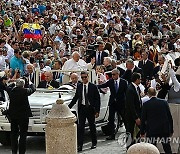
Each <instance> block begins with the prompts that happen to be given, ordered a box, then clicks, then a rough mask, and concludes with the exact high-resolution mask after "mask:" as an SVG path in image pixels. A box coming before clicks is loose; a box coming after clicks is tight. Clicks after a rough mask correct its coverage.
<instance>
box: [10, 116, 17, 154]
mask: <svg viewBox="0 0 180 154" xmlns="http://www.w3.org/2000/svg"><path fill="white" fill-rule="evenodd" d="M18 136H19V127H18V122H17V120H16V119H11V149H12V154H17V151H18Z"/></svg>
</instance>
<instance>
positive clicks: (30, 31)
mask: <svg viewBox="0 0 180 154" xmlns="http://www.w3.org/2000/svg"><path fill="white" fill-rule="evenodd" d="M22 31H23V33H24V38H34V39H41V38H42V33H41V27H40V25H39V24H35V23H32V24H31V23H24V24H23V25H22Z"/></svg>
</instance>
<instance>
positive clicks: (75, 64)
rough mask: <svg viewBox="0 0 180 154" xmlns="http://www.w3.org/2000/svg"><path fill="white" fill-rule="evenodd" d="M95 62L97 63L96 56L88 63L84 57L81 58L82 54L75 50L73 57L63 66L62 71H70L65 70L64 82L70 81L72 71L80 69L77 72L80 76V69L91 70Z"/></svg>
mask: <svg viewBox="0 0 180 154" xmlns="http://www.w3.org/2000/svg"><path fill="white" fill-rule="evenodd" d="M94 64H95V59H94V58H93V59H92V60H91V63H88V64H87V63H86V62H85V61H84V60H83V59H80V55H79V53H78V52H76V51H75V52H73V54H72V58H71V59H69V60H67V61H66V62H65V63H64V65H63V67H62V71H68V72H64V75H63V79H62V82H63V84H65V83H68V82H69V80H70V73H71V72H76V71H79V72H77V74H78V76H79V77H80V71H84V70H89V71H90V70H91V69H92V68H93V66H94Z"/></svg>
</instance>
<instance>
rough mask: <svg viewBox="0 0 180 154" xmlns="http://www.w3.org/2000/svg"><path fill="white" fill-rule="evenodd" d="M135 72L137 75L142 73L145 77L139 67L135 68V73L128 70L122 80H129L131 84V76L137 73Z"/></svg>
mask: <svg viewBox="0 0 180 154" xmlns="http://www.w3.org/2000/svg"><path fill="white" fill-rule="evenodd" d="M135 72H136V73H140V74H141V76H142V77H143V72H142V69H141V68H139V67H137V66H135V68H134V70H133V72H132V71H131V70H126V71H125V72H124V74H123V76H122V78H123V79H125V80H127V81H128V83H130V82H131V76H132V74H133V73H135Z"/></svg>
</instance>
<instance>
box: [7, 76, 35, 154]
mask: <svg viewBox="0 0 180 154" xmlns="http://www.w3.org/2000/svg"><path fill="white" fill-rule="evenodd" d="M24 85H25V81H24V80H23V79H18V80H17V81H16V87H15V88H13V89H12V90H11V91H10V92H9V97H10V104H9V116H10V119H11V148H12V154H17V150H18V147H19V153H20V154H25V152H26V137H27V130H28V124H29V117H32V113H31V109H30V105H29V101H28V96H30V95H31V94H32V93H34V92H35V86H34V85H33V84H31V85H29V88H24ZM19 135H20V139H19V144H18V136H19Z"/></svg>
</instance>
